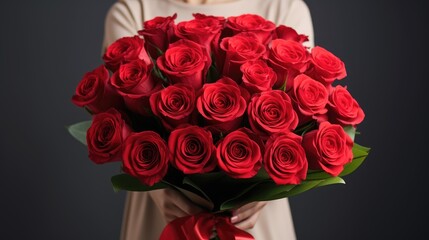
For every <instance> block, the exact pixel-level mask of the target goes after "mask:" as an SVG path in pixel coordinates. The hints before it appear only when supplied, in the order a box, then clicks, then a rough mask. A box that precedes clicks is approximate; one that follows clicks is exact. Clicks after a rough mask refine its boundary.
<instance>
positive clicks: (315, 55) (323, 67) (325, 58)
mask: <svg viewBox="0 0 429 240" xmlns="http://www.w3.org/2000/svg"><path fill="white" fill-rule="evenodd" d="M311 63H312V66H313V68H312V70H311V71H310V72H309V73H308V74H309V75H310V76H311V77H312V78H314V79H316V80H318V81H320V82H321V83H323V85H325V86H329V85H331V84H332V82H333V81H335V80H336V79H338V80H341V79H343V78H345V77H346V76H347V73H346V68H345V65H344V62H343V61H341V59H339V58H338V57H337V56H335V55H334V54H332V53H331V52H329V51H328V50H326V49H324V48H322V47H314V48H313V49H311Z"/></svg>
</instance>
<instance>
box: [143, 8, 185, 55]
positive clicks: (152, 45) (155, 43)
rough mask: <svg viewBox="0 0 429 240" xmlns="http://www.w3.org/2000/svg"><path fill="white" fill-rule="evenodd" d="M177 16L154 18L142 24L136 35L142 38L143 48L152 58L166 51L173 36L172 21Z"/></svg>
mask: <svg viewBox="0 0 429 240" xmlns="http://www.w3.org/2000/svg"><path fill="white" fill-rule="evenodd" d="M176 17H177V14H174V15H173V16H171V17H155V18H154V19H151V20H148V21H145V22H143V29H142V30H140V31H138V34H139V35H141V36H143V38H144V40H145V47H146V49H147V50H148V52H149V54H150V55H151V56H152V58H154V59H156V58H158V57H159V56H160V55H161V54H162V53H160V52H159V51H161V52H165V50H167V47H168V44H169V43H170V42H171V39H172V38H173V36H174V20H175V19H176Z"/></svg>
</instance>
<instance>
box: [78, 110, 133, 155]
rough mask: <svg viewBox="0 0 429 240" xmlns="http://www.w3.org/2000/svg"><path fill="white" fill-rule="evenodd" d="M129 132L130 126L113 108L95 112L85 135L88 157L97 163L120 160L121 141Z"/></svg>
mask: <svg viewBox="0 0 429 240" xmlns="http://www.w3.org/2000/svg"><path fill="white" fill-rule="evenodd" d="M130 133H131V130H130V128H129V127H128V125H127V124H126V123H125V121H124V120H123V119H122V117H121V114H120V113H119V112H118V111H116V110H115V109H114V108H111V109H109V110H108V111H107V112H103V113H99V114H95V115H94V117H93V120H92V123H91V127H89V129H88V132H87V135H86V142H87V145H88V151H89V158H90V159H91V160H92V161H93V162H94V163H97V164H101V163H107V162H113V161H117V160H120V159H121V154H122V152H121V150H122V143H123V142H124V141H125V139H126V138H127V137H128V135H129V134H130Z"/></svg>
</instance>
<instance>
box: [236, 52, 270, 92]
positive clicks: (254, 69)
mask: <svg viewBox="0 0 429 240" xmlns="http://www.w3.org/2000/svg"><path fill="white" fill-rule="evenodd" d="M240 70H241V72H242V73H243V78H242V79H243V85H244V87H245V88H246V89H247V90H249V92H251V93H259V92H263V91H268V90H271V88H272V87H273V85H274V83H275V82H276V81H277V75H276V73H275V72H274V71H273V69H272V68H270V67H268V65H267V64H266V63H265V62H264V61H262V60H258V61H253V62H246V63H245V64H243V65H241V67H240Z"/></svg>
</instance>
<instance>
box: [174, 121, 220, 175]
mask: <svg viewBox="0 0 429 240" xmlns="http://www.w3.org/2000/svg"><path fill="white" fill-rule="evenodd" d="M168 147H169V149H170V152H171V153H172V155H173V156H172V158H171V163H172V165H173V166H175V167H176V168H177V169H179V170H181V171H182V172H183V173H185V174H194V173H207V172H210V171H212V170H213V169H214V168H215V167H216V162H215V159H214V158H213V157H214V153H215V151H216V147H215V146H214V144H213V138H212V134H211V133H210V132H209V131H207V130H205V129H203V128H200V127H198V126H186V127H183V128H179V129H176V130H174V131H172V132H171V134H170V137H169V138H168Z"/></svg>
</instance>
